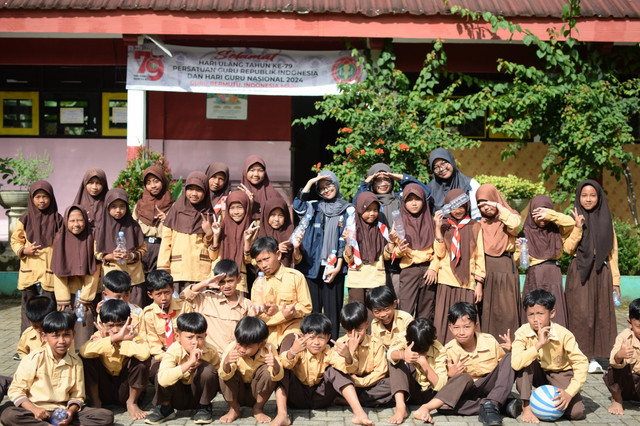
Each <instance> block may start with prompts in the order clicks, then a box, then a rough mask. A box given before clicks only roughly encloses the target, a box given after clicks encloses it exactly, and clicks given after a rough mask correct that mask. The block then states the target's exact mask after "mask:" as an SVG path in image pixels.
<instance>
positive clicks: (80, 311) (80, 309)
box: [65, 290, 84, 418]
mask: <svg viewBox="0 0 640 426" xmlns="http://www.w3.org/2000/svg"><path fill="white" fill-rule="evenodd" d="M75 313H76V321H78V322H82V321H84V306H82V303H80V290H78V291H77V292H76V310H75ZM65 413H66V411H65ZM65 418H66V417H65Z"/></svg>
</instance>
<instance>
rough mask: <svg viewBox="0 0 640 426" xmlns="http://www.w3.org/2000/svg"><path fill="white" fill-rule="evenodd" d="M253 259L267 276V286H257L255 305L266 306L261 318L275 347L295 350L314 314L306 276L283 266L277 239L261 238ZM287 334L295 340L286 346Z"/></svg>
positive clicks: (253, 249) (254, 297)
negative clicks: (303, 326) (302, 329)
mask: <svg viewBox="0 0 640 426" xmlns="http://www.w3.org/2000/svg"><path fill="white" fill-rule="evenodd" d="M251 257H252V258H253V259H255V261H256V265H257V266H258V268H259V269H260V271H262V272H264V277H265V280H264V286H263V288H260V286H259V285H258V286H256V285H254V286H253V288H252V289H251V301H252V302H253V303H254V304H257V305H262V306H263V308H262V313H261V314H260V315H259V317H260V319H262V320H263V321H264V322H265V323H266V324H267V326H268V327H269V339H268V340H267V341H268V342H269V343H271V344H272V345H274V346H276V347H278V346H280V345H282V348H283V349H284V350H287V349H289V348H290V347H291V344H292V343H293V339H294V335H295V333H299V332H300V321H302V317H304V316H305V315H306V314H309V313H311V295H310V294H309V287H308V286H307V280H306V279H305V277H304V275H303V274H302V273H301V272H299V271H296V270H295V269H291V268H287V267H285V266H284V265H282V264H281V263H280V257H281V254H280V250H278V242H277V241H276V240H275V238H273V237H262V238H258V239H257V240H256V241H255V242H254V243H253V245H252V246H251ZM287 334H292V336H291V337H290V338H289V339H288V340H287V342H285V343H283V339H284V338H285V336H286V335H287Z"/></svg>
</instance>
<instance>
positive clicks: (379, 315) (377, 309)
mask: <svg viewBox="0 0 640 426" xmlns="http://www.w3.org/2000/svg"><path fill="white" fill-rule="evenodd" d="M365 304H366V305H367V308H368V309H369V310H371V313H373V316H374V317H375V318H374V319H373V320H372V321H371V337H375V338H377V339H378V340H380V341H381V342H382V344H383V345H384V348H385V349H387V350H388V349H389V347H390V346H391V345H392V344H394V343H402V342H403V341H404V336H405V333H406V331H407V326H408V325H409V323H410V322H411V321H413V316H411V314H408V313H406V312H405V311H400V310H398V309H396V308H397V307H398V298H397V297H396V293H395V291H393V288H391V287H389V286H386V285H383V286H380V287H375V288H372V289H371V290H369V292H368V293H367V295H366V297H365Z"/></svg>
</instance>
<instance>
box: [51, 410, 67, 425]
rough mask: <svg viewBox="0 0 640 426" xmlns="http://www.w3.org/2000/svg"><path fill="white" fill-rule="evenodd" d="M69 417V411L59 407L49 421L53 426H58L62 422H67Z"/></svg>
mask: <svg viewBox="0 0 640 426" xmlns="http://www.w3.org/2000/svg"><path fill="white" fill-rule="evenodd" d="M67 417H68V415H67V410H65V409H64V408H62V407H58V408H56V409H55V411H54V412H53V414H51V418H50V419H49V421H51V424H52V425H53V426H57V425H58V424H60V422H61V421H63V420H66V419H67Z"/></svg>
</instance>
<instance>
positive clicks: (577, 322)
mask: <svg viewBox="0 0 640 426" xmlns="http://www.w3.org/2000/svg"><path fill="white" fill-rule="evenodd" d="M566 294H567V309H568V312H567V314H568V317H569V330H571V332H572V333H573V334H574V336H576V341H577V342H578V346H580V350H581V351H582V352H583V353H584V354H585V355H586V356H587V358H589V359H591V358H595V357H609V352H610V351H611V348H612V347H613V344H614V343H615V340H616V334H617V328H616V314H615V312H614V307H613V297H612V294H613V277H612V276H611V269H610V268H609V265H608V264H607V265H604V266H603V267H602V271H600V273H598V272H597V271H596V268H595V267H594V268H592V269H591V274H590V275H589V278H588V279H587V282H585V283H584V284H582V283H581V282H580V272H579V271H578V262H577V261H576V259H573V260H572V261H571V265H569V270H568V271H567V285H566Z"/></svg>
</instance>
